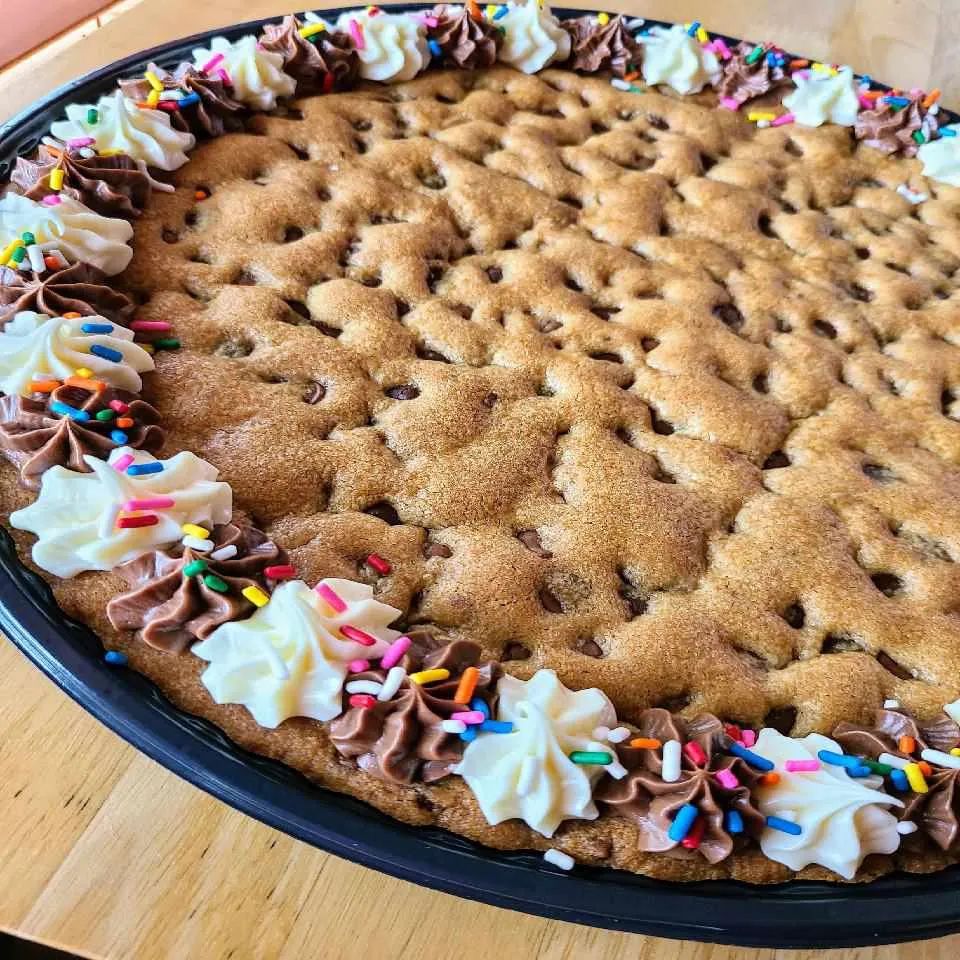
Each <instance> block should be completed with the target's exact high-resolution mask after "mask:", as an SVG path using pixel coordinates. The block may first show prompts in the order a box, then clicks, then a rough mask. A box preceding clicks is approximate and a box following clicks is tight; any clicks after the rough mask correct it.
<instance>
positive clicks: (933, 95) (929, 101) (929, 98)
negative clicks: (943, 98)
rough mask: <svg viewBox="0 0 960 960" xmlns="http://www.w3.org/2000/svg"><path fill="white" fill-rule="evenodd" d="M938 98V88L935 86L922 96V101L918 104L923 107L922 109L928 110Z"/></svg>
mask: <svg viewBox="0 0 960 960" xmlns="http://www.w3.org/2000/svg"><path fill="white" fill-rule="evenodd" d="M939 99H940V89H939V88H935V89H933V90H931V91H930V92H929V93H928V94H927V95H926V96H925V97H924V98H923V103H921V104H920V106H921V107H923V109H924V110H929V109H930V108H931V107H932V106H933V105H934V104H935V103H936V102H937V101H938V100H939Z"/></svg>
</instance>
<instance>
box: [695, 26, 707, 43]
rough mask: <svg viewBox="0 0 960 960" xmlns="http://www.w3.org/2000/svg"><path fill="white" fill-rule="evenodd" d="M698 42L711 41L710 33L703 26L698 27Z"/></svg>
mask: <svg viewBox="0 0 960 960" xmlns="http://www.w3.org/2000/svg"><path fill="white" fill-rule="evenodd" d="M697 42H698V43H709V42H710V34H708V33H707V31H706V30H704V29H703V27H697Z"/></svg>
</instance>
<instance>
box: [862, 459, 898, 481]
mask: <svg viewBox="0 0 960 960" xmlns="http://www.w3.org/2000/svg"><path fill="white" fill-rule="evenodd" d="M861 469H862V470H863V472H864V473H865V474H866V475H867V476H868V477H869V478H870V479H871V480H873V481H875V482H876V483H893V481H894V480H896V479H897V475H896V474H895V473H894V472H893V471H892V470H891V469H890V468H889V467H884V466H882V465H881V464H879V463H869V462H868V463H865V464H863V466H862V467H861Z"/></svg>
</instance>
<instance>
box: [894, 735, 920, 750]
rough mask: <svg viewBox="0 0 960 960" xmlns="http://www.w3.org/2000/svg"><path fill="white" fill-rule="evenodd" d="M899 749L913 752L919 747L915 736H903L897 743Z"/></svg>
mask: <svg viewBox="0 0 960 960" xmlns="http://www.w3.org/2000/svg"><path fill="white" fill-rule="evenodd" d="M897 749H898V750H899V751H900V752H901V753H913V751H914V750H916V749H917V741H916V740H914V739H913V737H901V738H900V740H899V742H898V743H897Z"/></svg>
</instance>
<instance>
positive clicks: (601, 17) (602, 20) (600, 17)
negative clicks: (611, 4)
mask: <svg viewBox="0 0 960 960" xmlns="http://www.w3.org/2000/svg"><path fill="white" fill-rule="evenodd" d="M609 22H610V14H609V13H598V14H597V23H599V24H600V26H601V27H605V26H606V25H607V24H608V23H609Z"/></svg>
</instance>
